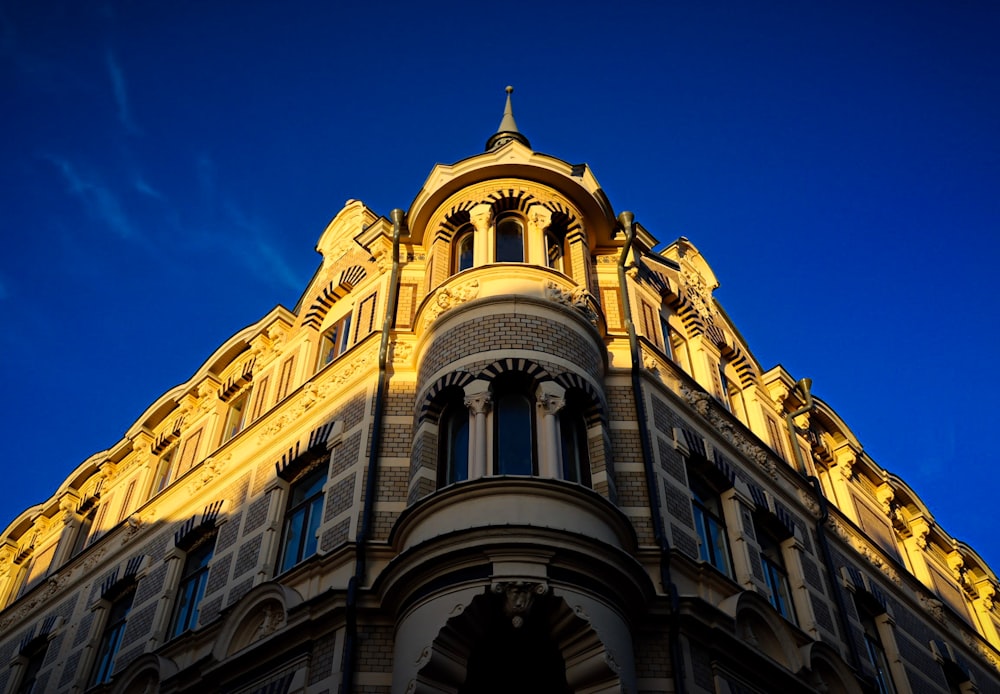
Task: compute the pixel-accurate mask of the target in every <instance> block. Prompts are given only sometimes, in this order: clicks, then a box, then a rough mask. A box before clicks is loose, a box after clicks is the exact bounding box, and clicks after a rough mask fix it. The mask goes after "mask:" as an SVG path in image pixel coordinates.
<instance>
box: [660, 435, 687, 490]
mask: <svg viewBox="0 0 1000 694" xmlns="http://www.w3.org/2000/svg"><path fill="white" fill-rule="evenodd" d="M656 448H657V452H658V453H659V454H660V468H662V469H663V471H664V472H666V473H667V474H668V475H670V476H671V477H673V478H674V479H675V480H677V481H678V482H680V483H681V484H683V485H685V486H687V474H686V472H685V470H684V459H683V458H682V457H681V455H680V453H678V452H677V451H676V450H675V449H674V444H673V442H672V441H667V440H665V439H664V438H663V437H660V436H657V437H656Z"/></svg>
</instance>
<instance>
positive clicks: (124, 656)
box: [114, 644, 146, 675]
mask: <svg viewBox="0 0 1000 694" xmlns="http://www.w3.org/2000/svg"><path fill="white" fill-rule="evenodd" d="M145 650H146V647H145V644H139V645H138V646H134V647H132V648H128V649H124V650H122V651H119V653H118V655H116V656H115V669H114V674H116V675H117V674H118V673H120V672H122V671H123V670H125V668H127V667H128V666H129V665H131V664H132V661H133V660H135V659H136V658H138V657H139V656H140V655H142V654H143V651H145Z"/></svg>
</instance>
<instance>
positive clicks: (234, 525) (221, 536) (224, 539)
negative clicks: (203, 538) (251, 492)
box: [215, 509, 266, 553]
mask: <svg viewBox="0 0 1000 694" xmlns="http://www.w3.org/2000/svg"><path fill="white" fill-rule="evenodd" d="M265 510H266V509H265ZM242 517H243V513H242V511H238V512H236V513H235V514H234V515H233V517H232V518H229V519H228V520H227V521H226V522H225V523H222V524H221V525H220V526H219V532H218V534H217V536H216V538H215V551H216V552H218V553H221V552H225V551H226V550H227V549H229V548H231V547H232V546H233V545H234V544H236V539H237V538H238V537H239V535H240V519H241V518H242Z"/></svg>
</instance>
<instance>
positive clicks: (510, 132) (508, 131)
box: [486, 87, 531, 152]
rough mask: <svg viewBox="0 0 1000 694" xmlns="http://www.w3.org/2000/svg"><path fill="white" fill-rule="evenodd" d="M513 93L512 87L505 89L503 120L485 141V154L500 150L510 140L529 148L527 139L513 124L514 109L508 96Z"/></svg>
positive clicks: (515, 124)
mask: <svg viewBox="0 0 1000 694" xmlns="http://www.w3.org/2000/svg"><path fill="white" fill-rule="evenodd" d="M513 91H514V88H513V87H507V105H506V106H505V107H504V109H503V119H502V120H501V121H500V127H499V128H497V131H496V132H495V133H493V135H492V136H490V139H488V140H487V141H486V151H487V152H492V151H493V150H495V149H500V148H501V147H503V146H504V145H505V144H507V143H508V142H510V141H511V140H517V141H518V142H520V143H521V144H522V145H524V146H525V147H531V143H530V142H528V138H526V137H525V136H524V135H522V134H521V131H520V130H518V129H517V123H515V122H514V109H513V107H512V106H511V105H510V95H511V93H512V92H513Z"/></svg>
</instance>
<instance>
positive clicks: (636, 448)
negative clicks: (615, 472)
mask: <svg viewBox="0 0 1000 694" xmlns="http://www.w3.org/2000/svg"><path fill="white" fill-rule="evenodd" d="M611 457H612V459H613V460H614V461H615V463H616V464H619V463H641V462H642V444H641V439H640V438H639V431H638V430H637V429H636V430H632V429H625V430H621V429H617V430H616V429H613V430H612V431H611ZM618 491H619V493H621V489H619V490H618Z"/></svg>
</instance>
